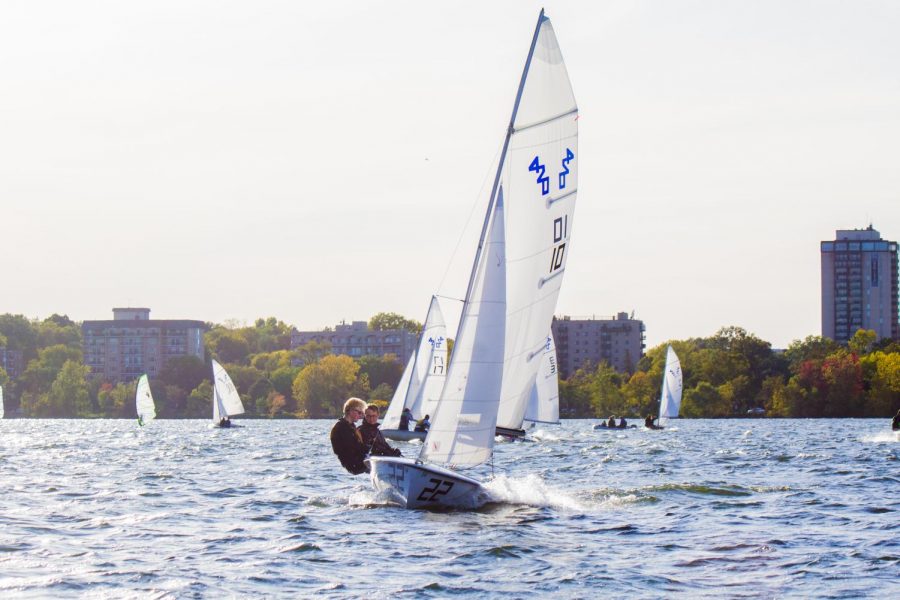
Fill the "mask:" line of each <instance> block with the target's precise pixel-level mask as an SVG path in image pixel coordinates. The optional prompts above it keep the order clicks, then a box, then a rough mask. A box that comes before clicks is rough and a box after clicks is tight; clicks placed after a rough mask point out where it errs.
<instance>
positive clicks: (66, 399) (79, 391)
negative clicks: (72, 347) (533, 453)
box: [47, 360, 94, 417]
mask: <svg viewBox="0 0 900 600" xmlns="http://www.w3.org/2000/svg"><path fill="white" fill-rule="evenodd" d="M89 370H90V369H88V368H87V367H85V366H84V365H82V364H81V363H80V362H76V361H74V360H67V361H66V362H65V363H64V364H63V366H62V369H61V370H60V371H59V374H58V375H57V377H56V379H55V380H54V381H53V384H52V385H51V386H50V392H49V394H48V397H47V400H48V403H49V405H50V410H51V412H52V414H51V415H49V416H54V417H88V416H91V415H93V414H94V410H93V406H91V400H90V395H89V394H88V384H87V374H88V371H89Z"/></svg>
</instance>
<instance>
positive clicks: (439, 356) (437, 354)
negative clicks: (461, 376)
mask: <svg viewBox="0 0 900 600" xmlns="http://www.w3.org/2000/svg"><path fill="white" fill-rule="evenodd" d="M446 369H447V326H446V325H445V324H444V315H443V313H441V307H440V304H439V303H438V299H437V297H432V298H431V304H430V305H429V307H428V314H427V315H426V317H425V325H423V327H422V335H421V337H420V338H419V345H418V347H417V348H416V351H415V352H414V353H413V355H412V356H411V357H410V358H409V362H408V363H407V364H406V369H405V370H404V371H403V377H401V379H400V383H399V384H398V386H397V391H396V392H394V397H393V399H391V404H390V406H388V409H387V412H385V414H384V420H383V422H382V427H383V428H384V429H396V428H397V427H399V425H400V414H401V413H402V412H403V409H404V408H409V409H410V411H412V414H413V417H414V418H415V419H421V418H422V417H424V416H425V415H433V414H434V409H435V407H436V405H437V401H438V399H439V398H440V395H441V390H442V389H443V387H444V380H445V378H446Z"/></svg>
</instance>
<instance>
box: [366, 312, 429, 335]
mask: <svg viewBox="0 0 900 600" xmlns="http://www.w3.org/2000/svg"><path fill="white" fill-rule="evenodd" d="M369 329H371V330H372V331H386V330H388V329H405V330H406V331H408V332H410V333H415V334H418V333H420V332H421V331H422V324H421V323H419V322H418V321H414V320H412V319H407V318H406V317H404V316H403V315H400V314H397V313H395V312H380V313H377V314H376V315H374V316H373V317H372V318H371V319H369Z"/></svg>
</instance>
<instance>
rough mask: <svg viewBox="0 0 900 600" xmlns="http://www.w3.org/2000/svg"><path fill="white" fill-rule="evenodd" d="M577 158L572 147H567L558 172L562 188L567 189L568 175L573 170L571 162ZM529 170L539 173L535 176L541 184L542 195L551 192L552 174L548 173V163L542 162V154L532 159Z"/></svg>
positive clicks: (536, 180) (560, 187) (559, 184)
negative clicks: (570, 167)
mask: <svg viewBox="0 0 900 600" xmlns="http://www.w3.org/2000/svg"><path fill="white" fill-rule="evenodd" d="M573 160H575V153H574V152H572V150H571V149H569V148H566V153H565V155H564V156H563V157H562V159H561V160H560V161H559V164H560V168H561V170H560V171H559V172H558V173H557V175H558V178H559V179H558V183H557V185H558V186H559V189H560V190H564V189H566V176H567V175H569V173H570V172H571V171H569V163H570V162H572V161H573ZM528 170H529V171H531V172H533V173H535V174H537V177H536V178H535V183H537V184H538V185H540V186H541V196H546V195H547V194H549V193H550V176H549V175H547V165H546V164H544V163H542V162H541V157H540V156H535V157H534V160H532V161H531V164H530V165H528Z"/></svg>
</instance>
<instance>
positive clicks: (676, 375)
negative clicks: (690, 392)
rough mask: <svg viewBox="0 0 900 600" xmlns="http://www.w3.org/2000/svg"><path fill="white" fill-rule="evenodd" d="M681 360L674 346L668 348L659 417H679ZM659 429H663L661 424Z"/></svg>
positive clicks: (660, 396)
mask: <svg viewBox="0 0 900 600" xmlns="http://www.w3.org/2000/svg"><path fill="white" fill-rule="evenodd" d="M681 388H682V377H681V361H679V360H678V355H677V354H675V350H673V349H672V346H669V348H668V349H667V350H666V366H665V367H664V368H663V382H662V392H661V393H660V395H659V418H660V423H661V422H662V419H677V418H678V411H679V410H680V409H681ZM658 429H662V425H661V424H660V425H659V427H658Z"/></svg>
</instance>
